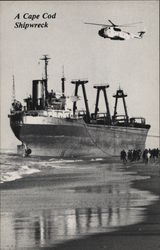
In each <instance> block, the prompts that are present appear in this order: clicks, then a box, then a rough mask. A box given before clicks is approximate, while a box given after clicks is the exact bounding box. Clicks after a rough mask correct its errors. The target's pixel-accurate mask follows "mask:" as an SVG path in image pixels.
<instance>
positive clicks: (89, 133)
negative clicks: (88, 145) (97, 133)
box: [80, 123, 113, 156]
mask: <svg viewBox="0 0 160 250" xmlns="http://www.w3.org/2000/svg"><path fill="white" fill-rule="evenodd" d="M80 124H82V125H84V127H85V129H86V131H87V133H88V135H89V137H90V139H91V141H92V142H93V144H94V145H95V146H96V147H97V148H98V149H99V150H100V151H101V152H102V153H104V154H106V155H107V156H113V155H111V154H109V153H107V152H106V151H104V150H103V149H102V148H101V147H99V146H98V145H97V143H96V142H95V141H94V139H93V137H92V136H91V134H90V133H89V131H88V128H87V126H86V123H80Z"/></svg>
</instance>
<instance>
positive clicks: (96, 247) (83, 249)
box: [43, 163, 160, 250]
mask: <svg viewBox="0 0 160 250" xmlns="http://www.w3.org/2000/svg"><path fill="white" fill-rule="evenodd" d="M133 170H134V171H135V170H136V171H137V172H138V173H139V174H140V175H143V176H148V175H150V176H151V178H150V179H147V180H141V181H134V182H133V184H132V186H133V187H135V188H138V189H140V190H147V191H150V192H152V193H154V194H157V195H158V196H159V195H160V166H159V163H156V164H151V163H150V164H148V165H144V164H133V165H132V166H131V167H130V168H128V171H133ZM43 249H46V250H47V249H56V250H69V249H70V250H71V249H72V250H91V249H92V250H101V249H108V250H151V249H152V250H159V249H160V199H159V200H158V201H156V202H155V203H154V204H152V205H150V206H148V207H147V209H146V211H145V220H144V221H143V222H142V223H138V224H135V225H131V226H127V227H120V228H119V229H118V231H115V232H111V233H104V234H99V235H94V236H90V237H87V238H85V239H81V240H74V241H70V242H67V243H66V244H61V245H59V246H55V247H51V248H43Z"/></svg>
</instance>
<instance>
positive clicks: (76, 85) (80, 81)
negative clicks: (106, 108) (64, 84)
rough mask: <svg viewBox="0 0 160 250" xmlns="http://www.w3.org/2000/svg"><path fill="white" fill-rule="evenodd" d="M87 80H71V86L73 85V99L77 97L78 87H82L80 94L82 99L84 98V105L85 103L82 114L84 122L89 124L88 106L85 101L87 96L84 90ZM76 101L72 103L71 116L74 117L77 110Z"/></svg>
mask: <svg viewBox="0 0 160 250" xmlns="http://www.w3.org/2000/svg"><path fill="white" fill-rule="evenodd" d="M87 82H88V81H87V80H73V81H71V83H72V84H75V93H74V95H75V97H78V89H79V86H82V92H83V98H84V103H85V108H86V114H84V117H83V118H84V120H85V121H86V122H87V123H89V122H90V111H89V106H88V100H87V95H86V90H85V84H86V83H87ZM76 105H77V101H74V102H73V115H74V116H75V112H76V110H77V106H76Z"/></svg>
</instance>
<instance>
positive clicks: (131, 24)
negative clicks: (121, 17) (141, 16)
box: [114, 22, 143, 27]
mask: <svg viewBox="0 0 160 250" xmlns="http://www.w3.org/2000/svg"><path fill="white" fill-rule="evenodd" d="M140 23H143V22H136V23H128V24H120V25H118V24H115V25H114V26H116V27H130V26H134V25H137V24H140Z"/></svg>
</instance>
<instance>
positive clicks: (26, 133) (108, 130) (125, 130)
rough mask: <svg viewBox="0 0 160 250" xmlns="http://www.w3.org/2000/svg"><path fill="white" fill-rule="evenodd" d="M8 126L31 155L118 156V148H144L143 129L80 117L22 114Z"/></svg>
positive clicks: (144, 137)
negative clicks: (21, 118)
mask: <svg viewBox="0 0 160 250" xmlns="http://www.w3.org/2000/svg"><path fill="white" fill-rule="evenodd" d="M11 127H12V130H13V132H14V134H15V135H16V137H17V138H18V139H19V140H20V141H22V142H24V143H25V144H26V145H27V146H28V147H29V148H31V150H32V154H33V155H45V156H51V157H110V156H119V155H120V152H121V150H122V149H124V150H129V149H141V150H144V148H145V141H146V137H147V133H148V129H146V128H135V127H122V126H108V125H97V124H86V123H85V122H84V121H83V120H78V119H77V120H73V119H63V118H55V117H27V116H26V117H23V122H21V123H17V122H16V123H15V122H14V121H12V119H11Z"/></svg>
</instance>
